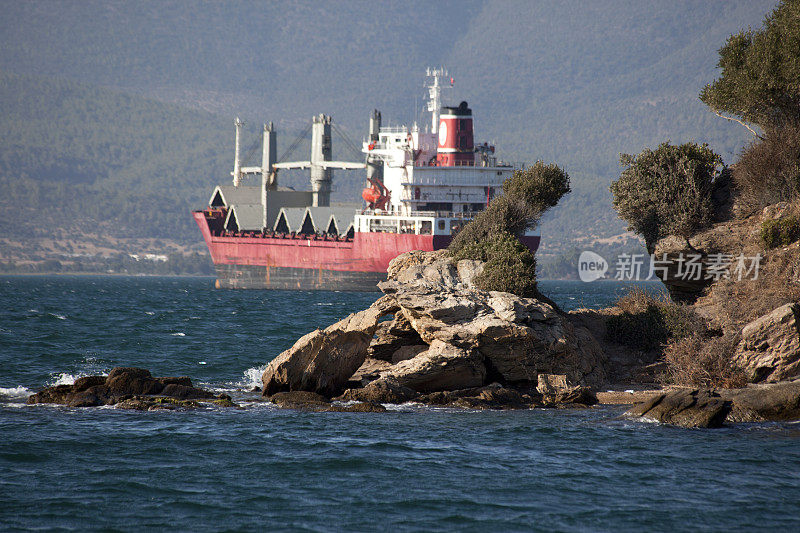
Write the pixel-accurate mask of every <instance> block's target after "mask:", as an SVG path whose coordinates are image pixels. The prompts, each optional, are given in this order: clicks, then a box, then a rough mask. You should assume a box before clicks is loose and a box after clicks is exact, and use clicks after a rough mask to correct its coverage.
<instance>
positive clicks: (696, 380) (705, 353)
mask: <svg viewBox="0 0 800 533" xmlns="http://www.w3.org/2000/svg"><path fill="white" fill-rule="evenodd" d="M736 344H737V342H736V338H735V337H733V336H723V337H706V336H703V335H700V334H694V335H691V336H689V337H684V338H682V339H676V340H673V341H672V342H670V343H669V344H667V345H666V347H665V348H664V362H665V363H666V371H665V373H664V375H663V376H662V381H663V382H664V383H669V384H673V385H685V386H693V387H723V388H736V387H743V386H744V385H745V384H746V383H747V378H746V375H745V372H744V370H743V369H742V368H739V367H737V366H736V365H735V364H734V363H733V362H732V359H733V354H734V352H735V350H736Z"/></svg>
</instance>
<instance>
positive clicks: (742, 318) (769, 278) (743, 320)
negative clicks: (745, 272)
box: [709, 245, 800, 330]
mask: <svg viewBox="0 0 800 533" xmlns="http://www.w3.org/2000/svg"><path fill="white" fill-rule="evenodd" d="M709 297H710V299H711V303H712V304H713V306H714V307H715V308H716V309H717V315H718V317H719V321H720V324H721V325H722V326H723V327H724V328H726V329H731V330H738V329H741V328H742V327H743V326H744V325H746V324H747V323H748V322H752V321H753V320H755V319H756V318H758V317H760V316H763V315H765V314H767V313H769V312H770V311H772V310H774V309H776V308H778V307H780V306H782V305H785V304H787V303H792V302H797V301H800V247H798V246H797V245H793V246H792V247H789V248H788V249H786V250H780V249H779V250H775V251H773V252H770V253H768V254H766V255H765V257H764V258H763V259H762V260H761V268H760V270H759V275H758V279H755V280H753V279H742V280H737V279H735V278H734V279H722V280H720V281H718V282H716V283H715V284H714V285H713V286H712V288H711V291H710V292H709Z"/></svg>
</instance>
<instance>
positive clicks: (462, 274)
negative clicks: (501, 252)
mask: <svg viewBox="0 0 800 533" xmlns="http://www.w3.org/2000/svg"><path fill="white" fill-rule="evenodd" d="M484 265H485V263H484V262H483V261H475V260H472V259H462V260H461V261H459V262H458V263H456V270H457V271H458V277H459V278H460V279H461V282H462V283H463V284H464V285H465V286H467V287H468V288H470V289H474V288H475V283H474V280H475V278H477V277H478V276H480V275H481V274H483V267H484Z"/></svg>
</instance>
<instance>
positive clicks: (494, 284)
mask: <svg viewBox="0 0 800 533" xmlns="http://www.w3.org/2000/svg"><path fill="white" fill-rule="evenodd" d="M568 192H570V180H569V175H568V174H567V173H566V172H564V170H562V169H561V168H559V167H558V166H557V165H552V164H551V165H546V164H544V163H542V162H537V163H535V164H534V165H532V166H530V167H528V168H526V169H523V170H517V171H515V172H514V174H513V176H512V177H511V178H509V179H507V180H506V181H505V183H503V193H504V194H503V195H502V196H499V197H497V198H495V199H494V200H492V201H491V203H490V204H489V206H488V207H487V208H486V209H485V210H484V211H482V212H480V213H478V215H476V216H475V218H474V219H473V220H472V221H471V222H470V223H469V224H467V225H466V226H464V228H463V229H462V230H461V231H460V232H459V233H458V235H456V236H455V237H454V238H453V241H452V242H451V243H450V246H449V247H448V251H449V253H450V255H451V256H452V257H453V258H455V259H456V260H460V259H475V260H480V261H485V263H486V264H485V265H484V270H483V273H482V274H481V275H480V276H478V277H477V278H476V279H475V284H476V285H477V286H478V287H479V288H481V289H483V290H487V291H503V292H511V293H514V294H517V295H519V296H524V297H541V295H540V294H539V293H538V291H537V290H536V258H535V257H534V255H533V253H532V252H531V251H530V250H529V249H528V248H527V247H526V246H525V245H524V244H522V243H521V242H520V241H519V237H521V236H522V235H523V234H524V233H525V232H526V231H527V230H528V229H530V228H532V227H535V226H536V224H538V223H539V219H540V218H541V216H542V214H543V213H544V212H545V211H547V210H548V209H550V208H551V207H553V206H555V205H556V204H557V203H558V201H559V200H560V199H561V197H562V196H564V195H565V194H567V193H568Z"/></svg>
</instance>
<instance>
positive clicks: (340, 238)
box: [211, 230, 353, 242]
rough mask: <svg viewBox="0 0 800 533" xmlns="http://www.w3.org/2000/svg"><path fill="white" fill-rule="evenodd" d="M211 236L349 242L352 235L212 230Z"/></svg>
mask: <svg viewBox="0 0 800 533" xmlns="http://www.w3.org/2000/svg"><path fill="white" fill-rule="evenodd" d="M211 235H212V237H234V238H250V239H288V240H304V241H307V240H312V241H331V242H351V241H352V240H353V238H352V237H348V236H347V235H338V234H330V233H311V234H307V233H297V232H294V231H292V232H291V233H283V232H279V231H259V230H253V231H231V230H223V231H212V232H211Z"/></svg>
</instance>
